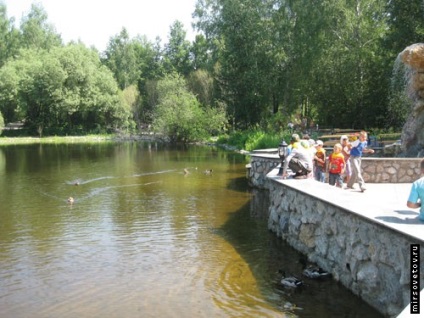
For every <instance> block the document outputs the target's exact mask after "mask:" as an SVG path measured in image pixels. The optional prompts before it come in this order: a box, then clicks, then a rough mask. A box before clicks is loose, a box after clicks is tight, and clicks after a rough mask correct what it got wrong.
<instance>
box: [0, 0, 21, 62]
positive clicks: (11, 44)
mask: <svg viewBox="0 0 424 318" xmlns="http://www.w3.org/2000/svg"><path fill="white" fill-rule="evenodd" d="M13 22H14V20H13V19H9V18H8V17H7V10H6V6H5V5H4V4H2V3H0V67H1V66H3V64H4V63H5V62H6V61H7V60H8V59H9V58H12V57H14V56H15V55H16V54H17V53H18V50H19V41H20V40H19V36H20V34H19V30H17V29H15V27H14V26H13Z"/></svg>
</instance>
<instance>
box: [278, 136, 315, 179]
mask: <svg viewBox="0 0 424 318" xmlns="http://www.w3.org/2000/svg"><path fill="white" fill-rule="evenodd" d="M299 141H300V138H299V135H297V134H293V135H292V139H291V142H290V143H291V145H292V149H291V152H290V154H289V155H288V156H287V158H286V160H285V161H284V166H283V178H284V179H286V178H287V177H288V173H287V170H288V169H289V168H290V169H291V170H292V171H293V172H294V173H295V176H294V177H295V178H296V179H304V178H306V177H307V176H308V174H309V173H311V172H312V156H311V152H310V151H309V150H307V149H305V148H304V147H303V146H302V145H301V144H300V143H299Z"/></svg>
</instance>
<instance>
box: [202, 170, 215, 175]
mask: <svg viewBox="0 0 424 318" xmlns="http://www.w3.org/2000/svg"><path fill="white" fill-rule="evenodd" d="M212 171H213V170H212V169H208V170H205V171H204V172H203V173H204V174H206V175H211V174H212Z"/></svg>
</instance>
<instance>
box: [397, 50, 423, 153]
mask: <svg viewBox="0 0 424 318" xmlns="http://www.w3.org/2000/svg"><path fill="white" fill-rule="evenodd" d="M399 57H400V59H401V61H402V62H403V64H404V65H405V68H406V72H405V76H406V77H407V78H406V82H407V87H406V89H407V95H408V97H409V98H410V99H411V100H412V105H413V106H412V109H411V112H410V114H409V117H408V119H407V121H406V123H405V125H404V126H403V130H402V151H403V152H404V154H405V155H406V156H412V157H415V156H420V157H423V156H424V43H416V44H413V45H411V46H408V47H407V48H406V49H405V50H403V51H402V52H401V53H400V54H399Z"/></svg>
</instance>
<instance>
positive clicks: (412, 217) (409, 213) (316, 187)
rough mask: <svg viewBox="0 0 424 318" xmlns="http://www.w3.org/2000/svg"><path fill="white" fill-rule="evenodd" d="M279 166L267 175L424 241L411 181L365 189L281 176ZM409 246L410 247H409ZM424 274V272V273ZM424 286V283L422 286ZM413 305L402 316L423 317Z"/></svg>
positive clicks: (423, 310) (371, 185)
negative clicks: (410, 201)
mask: <svg viewBox="0 0 424 318" xmlns="http://www.w3.org/2000/svg"><path fill="white" fill-rule="evenodd" d="M277 173H278V168H277V169H273V170H272V171H271V172H270V173H269V174H268V175H267V176H268V178H271V179H274V180H276V181H278V182H281V183H284V184H287V185H290V187H292V188H294V189H296V190H298V191H301V192H305V193H308V194H309V195H310V196H313V197H317V198H320V199H321V200H324V201H327V202H329V203H332V204H334V205H336V206H339V207H343V208H345V209H347V210H349V211H351V212H352V213H355V214H357V215H359V216H361V217H364V218H367V219H369V220H371V221H373V222H376V223H381V224H384V226H386V227H388V228H391V229H393V230H394V231H398V232H401V233H403V234H405V235H407V236H411V237H413V238H415V239H418V240H419V241H421V242H422V244H423V245H424V222H422V221H420V220H419V219H418V214H419V211H418V209H410V208H408V207H407V206H406V201H407V199H408V195H409V191H410V189H411V184H410V183H368V184H366V188H367V190H366V191H365V192H363V193H362V192H361V191H360V190H359V187H358V185H357V184H356V185H355V186H356V188H357V189H356V190H355V189H354V190H351V189H348V190H346V189H340V188H337V187H331V186H330V185H329V184H328V183H320V182H317V181H315V180H313V179H303V180H295V179H286V180H283V179H281V177H280V176H277ZM408 248H409V247H408ZM421 253H424V251H421ZM421 275H424V273H421ZM421 287H423V286H421ZM423 298H424V293H423V292H422V290H421V299H420V300H421V313H424V299H423ZM409 312H410V309H409V306H408V307H406V308H405V310H404V311H403V312H402V313H401V314H400V315H399V316H398V318H399V317H402V318H404V317H410V316H411V317H419V316H420V315H410V314H409ZM423 316H424V314H423Z"/></svg>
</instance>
